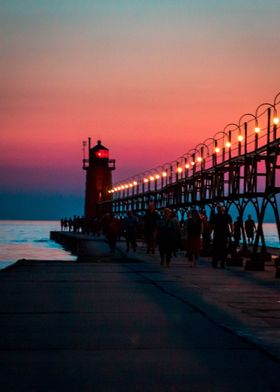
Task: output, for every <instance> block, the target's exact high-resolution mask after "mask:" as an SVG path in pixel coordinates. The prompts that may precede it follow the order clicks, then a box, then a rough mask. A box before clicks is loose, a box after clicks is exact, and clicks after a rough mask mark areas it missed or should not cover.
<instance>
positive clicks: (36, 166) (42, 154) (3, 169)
mask: <svg viewBox="0 0 280 392" xmlns="http://www.w3.org/2000/svg"><path fill="white" fill-rule="evenodd" d="M279 16H280V1H276V0H235V1H232V0H161V1H160V0H138V1H136V0H127V1H125V0H115V1H114V0H100V1H98V0H45V1H44V0H0V47H1V57H0V69H1V72H0V86H1V89H0V127H1V128H0V129H1V132H0V145H1V149H2V151H1V154H0V183H1V194H0V218H5V219H8V218H13V219H14V218H24V219H26V218H36V219H38V218H45V219H47V218H58V217H60V216H64V215H73V214H82V212H83V194H84V183H85V172H83V170H82V141H83V140H85V139H87V137H88V136H91V137H92V139H93V142H95V141H96V140H97V139H98V138H100V139H101V140H102V143H103V144H104V145H105V146H106V147H108V148H109V149H110V156H111V158H115V159H116V165H117V170H116V171H115V172H114V181H118V180H121V179H123V178H126V177H128V176H129V175H133V174H137V173H139V172H141V171H142V170H145V169H149V168H152V167H154V166H157V165H159V164H162V163H164V162H166V161H171V160H173V159H176V158H177V157H178V156H180V155H182V154H183V153H185V152H186V151H187V150H189V149H190V148H191V147H193V146H194V145H196V144H198V143H199V142H202V141H203V140H204V139H206V138H207V137H211V136H213V134H214V133H216V132H217V131H219V130H222V129H223V127H224V126H225V125H226V124H227V123H229V122H236V121H238V119H239V117H240V116H241V115H242V114H243V113H245V112H252V111H254V110H255V108H256V107H257V106H258V105H259V104H260V103H262V102H265V101H270V102H271V101H272V100H273V98H274V96H275V95H276V94H277V93H278V92H279V91H280V83H279V79H280V78H279V76H280V73H279V64H280V51H279V42H280V30H279Z"/></svg>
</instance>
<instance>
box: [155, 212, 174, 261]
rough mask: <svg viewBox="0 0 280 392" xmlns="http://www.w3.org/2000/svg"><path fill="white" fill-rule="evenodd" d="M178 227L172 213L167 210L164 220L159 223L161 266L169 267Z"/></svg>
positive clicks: (158, 235) (164, 213) (158, 237)
mask: <svg viewBox="0 0 280 392" xmlns="http://www.w3.org/2000/svg"><path fill="white" fill-rule="evenodd" d="M176 235H177V225H176V222H175V220H174V219H172V211H171V210H170V209H169V208H165V209H164V212H163V218H162V219H161V220H160V221H159V223H158V233H157V241H158V245H159V253H160V265H161V266H166V267H169V265H170V261H171V256H172V252H173V250H174V246H175V243H176Z"/></svg>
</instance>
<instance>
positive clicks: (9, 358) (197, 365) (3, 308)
mask: <svg viewBox="0 0 280 392" xmlns="http://www.w3.org/2000/svg"><path fill="white" fill-rule="evenodd" d="M91 242H93V243H94V244H93V245H92V246H93V247H94V248H96V249H99V256H98V257H99V259H98V258H95V259H94V260H92V261H93V262H82V261H80V262H73V261H67V262H66V261H65V262H64V261H53V262H50V261H32V260H23V261H19V262H18V263H17V264H16V265H15V266H13V267H11V268H8V269H7V270H3V271H1V272H0V294H1V295H0V319H1V320H0V321H1V323H0V375H1V389H2V390H3V391H62V390H67V391H144V390H145V391H190V392H196V391H205V390H207V391H213V392H219V391H221V392H222V391H223V392H224V391H232V392H233V391H234V392H236V391H246V392H247V391H251V390H254V391H257V392H258V391H260V392H266V391H278V390H280V380H279V370H280V364H279V360H280V335H279V322H280V304H279V298H280V288H279V280H277V279H275V278H274V276H273V266H272V265H268V266H267V268H266V271H263V272H247V271H243V270H242V271H241V269H240V268H228V269H226V270H220V269H218V270H214V269H212V268H211V266H210V263H209V260H207V259H201V260H199V265H198V266H197V267H195V268H190V267H189V266H188V263H187V261H186V258H185V257H184V254H182V253H181V254H179V255H178V256H177V257H176V258H173V260H172V264H171V268H170V269H166V268H162V267H160V266H159V256H158V255H157V254H156V255H154V256H152V255H146V253H145V248H144V247H143V246H141V245H140V246H139V247H138V249H137V251H136V252H135V253H128V255H126V256H120V255H122V254H124V253H125V252H124V243H120V244H118V248H119V251H118V252H117V254H118V256H117V257H119V261H117V258H114V255H113V257H112V259H111V261H110V260H109V256H108V254H107V251H106V252H104V258H103V250H104V249H105V248H106V244H105V245H104V243H103V244H102V241H100V240H98V241H91ZM104 247H105V248H104ZM105 250H106V249H105Z"/></svg>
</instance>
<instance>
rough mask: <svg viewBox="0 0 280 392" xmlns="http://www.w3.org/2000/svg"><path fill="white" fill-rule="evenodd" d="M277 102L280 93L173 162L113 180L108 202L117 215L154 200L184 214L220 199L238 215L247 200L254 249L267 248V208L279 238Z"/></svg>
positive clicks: (279, 132)
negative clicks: (255, 225)
mask: <svg viewBox="0 0 280 392" xmlns="http://www.w3.org/2000/svg"><path fill="white" fill-rule="evenodd" d="M279 104H280V93H279V94H277V95H276V96H275V98H274V100H273V103H268V102H266V103H263V104H261V105H259V106H258V107H257V109H256V111H255V113H245V114H244V115H242V116H241V117H240V119H239V120H238V122H236V123H229V124H227V125H226V126H225V127H224V129H223V130H222V131H220V132H217V133H216V134H214V136H213V137H209V138H207V139H206V140H204V141H203V142H202V143H199V144H197V145H196V146H195V147H194V148H192V149H191V150H189V151H188V152H187V153H186V154H184V155H182V156H180V157H179V158H177V159H176V160H174V161H172V162H170V163H164V164H163V165H161V166H158V167H156V168H153V169H150V170H147V171H145V172H144V173H140V174H137V175H135V176H133V177H131V178H129V179H127V180H125V181H122V182H121V183H118V184H115V185H114V186H113V187H112V189H109V190H108V201H107V202H106V203H110V204H111V210H112V212H113V213H114V214H115V215H118V216H123V215H125V214H126V212H127V211H128V210H134V211H135V212H137V213H139V214H141V213H143V212H144V211H145V210H146V209H147V207H148V205H149V203H150V202H154V203H155V206H156V208H157V209H158V210H161V209H163V208H165V207H169V208H172V209H174V210H176V211H177V212H179V211H180V213H181V216H182V217H184V216H185V214H186V213H187V210H188V209H189V208H194V207H197V208H203V209H206V210H207V209H210V210H213V209H214V208H215V205H216V204H217V203H223V205H224V206H225V208H226V209H227V210H230V209H232V208H236V210H237V213H238V215H239V216H241V218H243V217H244V213H245V210H246V209H247V208H248V206H249V205H250V204H251V206H252V208H253V209H254V211H255V215H256V218H257V221H258V222H257V223H258V229H257V235H256V240H255V248H257V247H258V245H259V241H261V245H262V248H263V250H265V239H264V234H263V228H262V225H263V222H264V218H265V215H266V213H267V210H268V209H270V210H271V209H272V212H271V211H270V215H271V214H272V215H273V217H274V221H275V223H276V225H277V229H278V235H279V241H280V220H279V193H280V126H279V125H280V124H279V117H278V114H277V110H278V111H279V109H280V108H279V106H280V105H279Z"/></svg>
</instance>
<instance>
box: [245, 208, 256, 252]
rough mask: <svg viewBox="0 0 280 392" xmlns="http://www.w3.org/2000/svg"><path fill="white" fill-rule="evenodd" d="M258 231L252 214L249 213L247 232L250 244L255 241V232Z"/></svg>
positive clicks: (246, 224) (246, 222) (246, 223)
mask: <svg viewBox="0 0 280 392" xmlns="http://www.w3.org/2000/svg"><path fill="white" fill-rule="evenodd" d="M255 231H256V225H255V222H254V220H253V219H252V217H251V215H248V219H247V220H246V221H245V232H246V236H247V238H248V245H252V243H253V241H254V234H255Z"/></svg>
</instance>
